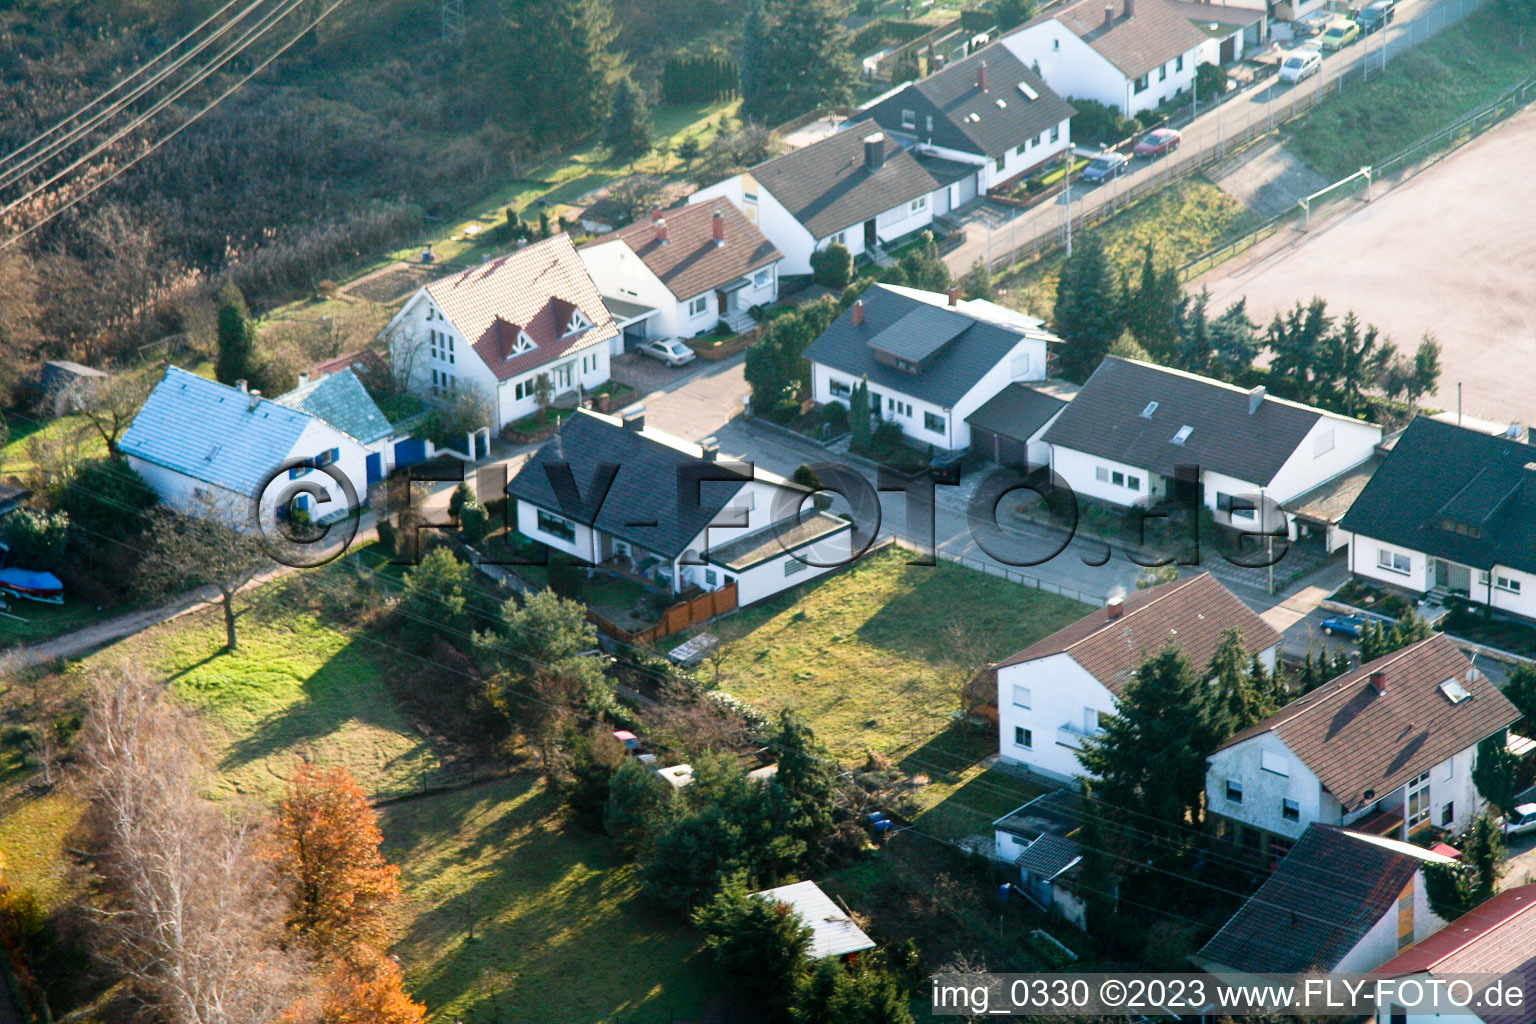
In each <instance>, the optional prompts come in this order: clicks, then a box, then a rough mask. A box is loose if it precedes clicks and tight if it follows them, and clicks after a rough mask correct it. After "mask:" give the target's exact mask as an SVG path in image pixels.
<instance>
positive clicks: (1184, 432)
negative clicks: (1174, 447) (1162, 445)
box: [1173, 423, 1195, 444]
mask: <svg viewBox="0 0 1536 1024" xmlns="http://www.w3.org/2000/svg"><path fill="white" fill-rule="evenodd" d="M1194 432H1195V428H1194V427H1192V426H1190V425H1189V424H1187V423H1186V424H1184V426H1182V427H1180V428H1179V429H1178V432H1177V433H1176V434H1174V435H1173V443H1174V444H1183V443H1184V442H1185V441H1188V440H1189V435H1190V434H1193V433H1194Z"/></svg>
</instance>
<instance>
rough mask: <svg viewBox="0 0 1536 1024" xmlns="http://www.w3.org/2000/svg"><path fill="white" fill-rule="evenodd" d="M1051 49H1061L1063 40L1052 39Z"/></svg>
mask: <svg viewBox="0 0 1536 1024" xmlns="http://www.w3.org/2000/svg"><path fill="white" fill-rule="evenodd" d="M1051 49H1053V50H1060V49H1061V40H1060V39H1052V40H1051Z"/></svg>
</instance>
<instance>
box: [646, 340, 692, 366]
mask: <svg viewBox="0 0 1536 1024" xmlns="http://www.w3.org/2000/svg"><path fill="white" fill-rule="evenodd" d="M640 354H641V355H643V356H650V357H651V358H652V359H659V360H661V361H662V362H664V363H666V364H667V365H668V366H682V365H684V364H685V363H691V362H693V361H694V360H695V359H697V358H698V357H697V356H696V355H694V351H693V349H691V348H689V347H688V346H687V345H684V344H683V343H682V342H680V341H678V340H677V339H676V338H652V339H651V340H650V341H647V342H643V343H642V344H641V345H640Z"/></svg>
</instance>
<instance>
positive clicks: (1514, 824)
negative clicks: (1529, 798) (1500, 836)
mask: <svg viewBox="0 0 1536 1024" xmlns="http://www.w3.org/2000/svg"><path fill="white" fill-rule="evenodd" d="M1527 832H1536V804H1521V805H1520V806H1519V807H1516V808H1515V809H1514V810H1512V811H1510V812H1509V816H1508V817H1507V818H1505V819H1504V834H1505V835H1507V836H1518V835H1524V834H1525V833H1527Z"/></svg>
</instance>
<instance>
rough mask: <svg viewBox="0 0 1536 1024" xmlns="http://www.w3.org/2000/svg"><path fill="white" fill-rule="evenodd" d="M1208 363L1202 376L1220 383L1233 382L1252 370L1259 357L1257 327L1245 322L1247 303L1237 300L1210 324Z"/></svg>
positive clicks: (1248, 321)
mask: <svg viewBox="0 0 1536 1024" xmlns="http://www.w3.org/2000/svg"><path fill="white" fill-rule="evenodd" d="M1210 339H1211V342H1210V347H1211V351H1210V359H1209V360H1208V361H1207V363H1206V368H1205V372H1206V373H1208V374H1209V375H1210V376H1212V377H1216V378H1218V379H1220V380H1236V379H1237V378H1238V377H1239V376H1241V375H1242V374H1244V373H1246V372H1248V371H1249V370H1250V369H1252V368H1253V361H1254V360H1255V359H1257V358H1258V355H1259V333H1258V325H1257V324H1255V323H1254V322H1253V321H1252V320H1250V319H1248V302H1247V300H1246V299H1238V300H1237V301H1236V302H1234V303H1232V305H1230V306H1228V307H1227V308H1226V310H1225V311H1223V312H1222V314H1221V316H1219V317H1217V318H1216V319H1215V320H1213V321H1211V326H1210Z"/></svg>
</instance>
